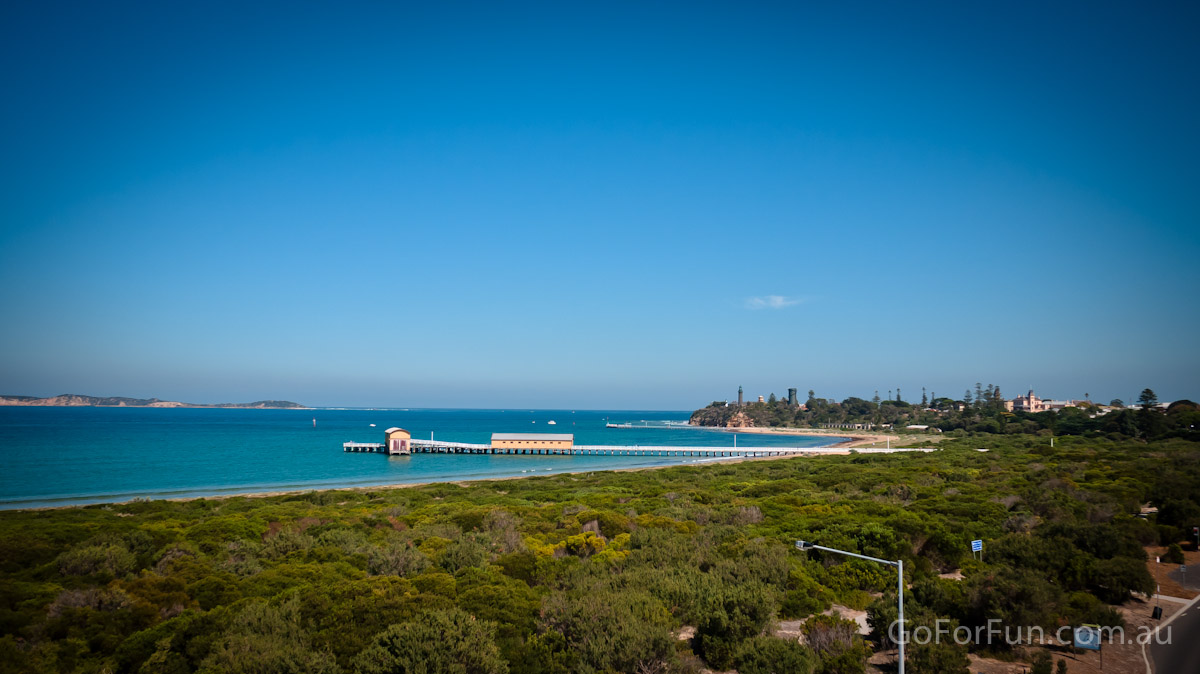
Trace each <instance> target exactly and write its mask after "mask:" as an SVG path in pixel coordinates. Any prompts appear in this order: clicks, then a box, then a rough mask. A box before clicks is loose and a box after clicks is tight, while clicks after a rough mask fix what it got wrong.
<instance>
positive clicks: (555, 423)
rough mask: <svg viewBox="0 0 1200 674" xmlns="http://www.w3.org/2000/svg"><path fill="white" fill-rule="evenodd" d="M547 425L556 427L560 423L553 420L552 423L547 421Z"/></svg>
mask: <svg viewBox="0 0 1200 674" xmlns="http://www.w3.org/2000/svg"><path fill="white" fill-rule="evenodd" d="M546 423H547V424H549V425H551V426H555V425H557V424H558V422H557V421H555V420H553V419H551V420H550V421H547V422H546Z"/></svg>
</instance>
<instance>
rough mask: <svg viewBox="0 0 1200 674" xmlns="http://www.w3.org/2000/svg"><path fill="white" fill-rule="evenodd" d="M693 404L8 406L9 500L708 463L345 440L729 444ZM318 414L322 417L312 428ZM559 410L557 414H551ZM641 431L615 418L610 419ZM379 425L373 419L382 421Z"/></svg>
mask: <svg viewBox="0 0 1200 674" xmlns="http://www.w3.org/2000/svg"><path fill="white" fill-rule="evenodd" d="M688 415H689V413H688V412H655V411H633V412H629V411H625V412H620V411H612V412H605V411H595V410H589V411H584V410H578V411H572V410H527V409H522V410H439V409H412V410H394V409H386V410H385V409H378V410H375V409H370V410H363V409H353V410H351V409H316V410H237V409H146V408H102V407H0V509H12V508H37V507H45V506H60V505H72V504H87V503H107V502H115V501H125V500H130V499H133V498H151V499H160V498H178V497H192V496H215V495H222V494H237V493H252V492H262V491H276V490H293V489H321V488H331V487H351V486H373V485H387V484H403V483H414V482H437V481H448V480H471V479H481V478H489V477H510V476H520V475H530V474H553V473H556V472H573V471H587V470H609V469H615V468H632V467H640V466H664V465H675V464H685V463H703V462H710V461H713V460H714V459H711V458H708V459H705V458H700V457H665V456H537V455H534V456H504V455H490V454H489V455H458V454H416V455H413V456H408V457H389V456H386V455H382V454H360V453H347V452H343V451H342V443H343V442H347V441H356V442H382V441H383V431H384V429H386V428H388V427H391V426H400V427H402V428H406V429H408V430H409V431H412V434H413V437H414V438H421V439H428V438H429V437H430V434H431V433H432V434H433V437H434V438H435V439H438V440H452V441H458V442H477V443H487V442H489V440H490V437H491V434H492V433H529V432H541V433H574V434H575V442H576V444H581V445H674V446H681V445H686V446H705V447H728V446H731V445H733V437H732V435H733V434H732V433H730V432H728V431H724V430H718V429H703V428H693V427H688V426H685V425H683V424H684V422H686V421H687V418H688ZM314 419H315V421H316V423H315V425H314ZM551 420H554V421H556V422H557V423H556V424H555V425H549V424H547V422H548V421H551ZM608 420H611V421H612V422H613V423H631V424H634V428H629V429H624V428H623V429H610V428H606V427H605V423H606V421H608ZM372 424H374V426H372ZM737 440H738V442H737V444H738V446H756V447H767V446H770V447H815V446H820V445H825V444H829V443H830V442H833V441H835V440H836V439H831V438H829V437H819V438H818V437H804V436H769V435H749V434H741V436H740V437H738V439H737Z"/></svg>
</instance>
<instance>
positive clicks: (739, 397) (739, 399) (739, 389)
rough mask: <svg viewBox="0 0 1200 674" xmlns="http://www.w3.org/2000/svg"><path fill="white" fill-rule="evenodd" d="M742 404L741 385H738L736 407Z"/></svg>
mask: <svg viewBox="0 0 1200 674" xmlns="http://www.w3.org/2000/svg"><path fill="white" fill-rule="evenodd" d="M741 406H742V387H741V386H739V387H738V407H741Z"/></svg>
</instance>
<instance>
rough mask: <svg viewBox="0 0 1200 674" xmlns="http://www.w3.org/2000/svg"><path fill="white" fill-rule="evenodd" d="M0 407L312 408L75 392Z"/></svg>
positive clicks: (18, 399) (16, 399)
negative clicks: (102, 395) (191, 401)
mask: <svg viewBox="0 0 1200 674" xmlns="http://www.w3.org/2000/svg"><path fill="white" fill-rule="evenodd" d="M0 407H136V408H149V409H181V408H188V409H222V410H307V409H312V408H310V407H306V406H304V405H301V404H300V403H294V402H292V401H290V400H258V401H255V402H251V403H184V402H178V401H175V400H160V399H158V398H122V397H115V396H114V397H100V396H85V395H78V394H75V393H67V394H63V395H57V396H50V397H49V398H38V397H35V396H16V395H6V396H0Z"/></svg>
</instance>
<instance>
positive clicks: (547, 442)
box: [492, 433, 575, 452]
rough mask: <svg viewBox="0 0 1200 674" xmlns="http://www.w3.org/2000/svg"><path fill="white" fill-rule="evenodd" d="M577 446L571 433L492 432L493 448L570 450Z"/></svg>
mask: <svg viewBox="0 0 1200 674" xmlns="http://www.w3.org/2000/svg"><path fill="white" fill-rule="evenodd" d="M574 446H575V436H574V435H573V434H571V433H492V449H494V450H495V449H535V450H543V449H544V450H550V451H552V452H556V451H560V450H566V451H569V450H570V449H571V448H572V447H574Z"/></svg>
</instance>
